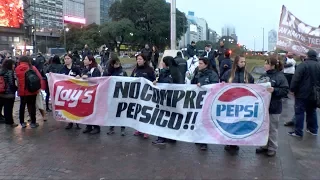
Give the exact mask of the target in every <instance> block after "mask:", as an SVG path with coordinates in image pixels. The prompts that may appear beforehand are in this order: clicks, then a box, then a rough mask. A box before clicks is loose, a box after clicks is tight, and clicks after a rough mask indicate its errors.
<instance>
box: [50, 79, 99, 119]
mask: <svg viewBox="0 0 320 180" xmlns="http://www.w3.org/2000/svg"><path fill="white" fill-rule="evenodd" d="M97 87H98V84H96V85H90V84H89V82H86V81H81V80H75V79H72V80H65V81H58V82H56V83H55V84H54V91H53V93H54V105H55V111H60V112H61V113H62V114H63V115H64V116H65V117H67V118H68V119H70V120H74V121H79V120H81V119H82V118H83V117H86V116H89V115H91V114H93V111H94V102H95V98H96V91H97Z"/></svg>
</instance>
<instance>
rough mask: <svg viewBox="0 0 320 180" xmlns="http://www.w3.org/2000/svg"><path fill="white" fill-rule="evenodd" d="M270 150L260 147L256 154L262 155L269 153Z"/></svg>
mask: <svg viewBox="0 0 320 180" xmlns="http://www.w3.org/2000/svg"><path fill="white" fill-rule="evenodd" d="M267 152H268V149H266V148H264V147H259V148H257V149H256V154H262V153H267Z"/></svg>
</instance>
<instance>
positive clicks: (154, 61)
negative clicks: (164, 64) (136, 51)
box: [151, 46, 159, 69]
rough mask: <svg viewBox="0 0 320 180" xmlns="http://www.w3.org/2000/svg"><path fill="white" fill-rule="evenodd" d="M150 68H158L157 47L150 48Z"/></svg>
mask: <svg viewBox="0 0 320 180" xmlns="http://www.w3.org/2000/svg"><path fill="white" fill-rule="evenodd" d="M151 62H152V66H153V68H154V69H157V68H158V64H159V51H158V48H157V46H152V58H151Z"/></svg>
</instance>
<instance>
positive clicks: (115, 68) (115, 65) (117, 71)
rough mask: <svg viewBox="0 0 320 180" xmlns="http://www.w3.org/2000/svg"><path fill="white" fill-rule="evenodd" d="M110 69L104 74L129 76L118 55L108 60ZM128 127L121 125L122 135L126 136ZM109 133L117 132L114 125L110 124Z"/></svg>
mask: <svg viewBox="0 0 320 180" xmlns="http://www.w3.org/2000/svg"><path fill="white" fill-rule="evenodd" d="M108 63H109V64H108V69H107V71H104V72H103V76H124V77H127V76H128V74H127V72H126V71H125V70H124V69H123V68H122V66H121V63H120V59H119V58H118V57H117V56H113V57H112V59H111V60H109V61H108ZM125 129H126V127H124V126H121V136H125V135H126V133H125ZM107 134H108V135H113V134H115V131H114V126H110V128H109V132H107Z"/></svg>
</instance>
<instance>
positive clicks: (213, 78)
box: [191, 58, 219, 151]
mask: <svg viewBox="0 0 320 180" xmlns="http://www.w3.org/2000/svg"><path fill="white" fill-rule="evenodd" d="M215 83H219V76H218V74H217V73H216V72H215V71H214V70H212V69H211V65H210V61H209V59H208V58H200V59H199V65H198V70H197V71H196V73H195V75H194V78H193V79H192V80H191V84H196V85H197V86H199V87H200V86H204V85H208V84H215ZM199 145H200V149H201V150H203V151H206V150H207V148H208V145H207V144H199Z"/></svg>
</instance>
